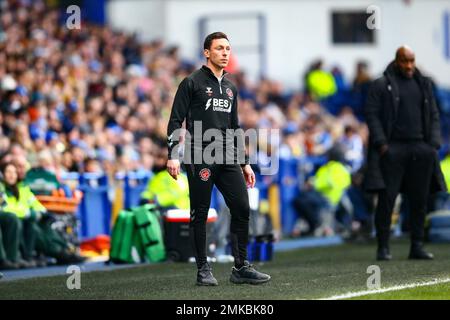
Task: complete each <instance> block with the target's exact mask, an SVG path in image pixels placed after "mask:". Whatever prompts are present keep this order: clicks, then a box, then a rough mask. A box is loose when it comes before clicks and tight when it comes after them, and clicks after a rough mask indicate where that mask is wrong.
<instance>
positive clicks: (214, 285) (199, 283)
mask: <svg viewBox="0 0 450 320" xmlns="http://www.w3.org/2000/svg"><path fill="white" fill-rule="evenodd" d="M196 284H197V286H199V287H217V286H218V285H219V284H218V283H204V282H197V283H196Z"/></svg>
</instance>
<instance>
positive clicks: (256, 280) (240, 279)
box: [230, 261, 270, 284]
mask: <svg viewBox="0 0 450 320" xmlns="http://www.w3.org/2000/svg"><path fill="white" fill-rule="evenodd" d="M269 280H270V276H269V275H268V274H265V273H262V272H259V271H256V270H255V268H254V267H253V265H251V264H250V263H249V262H248V261H244V265H243V266H242V267H240V268H239V269H237V268H236V267H233V268H232V269H231V276H230V281H231V282H233V283H236V284H242V283H249V284H262V283H265V282H267V281H269Z"/></svg>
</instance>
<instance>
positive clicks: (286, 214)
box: [278, 159, 299, 235]
mask: <svg viewBox="0 0 450 320" xmlns="http://www.w3.org/2000/svg"><path fill="white" fill-rule="evenodd" d="M298 165H299V162H298V160H297V159H280V169H279V181H278V183H279V185H280V201H281V203H280V206H281V226H282V232H283V234H285V235H290V234H291V233H292V231H293V229H294V225H295V222H296V220H297V214H296V213H295V209H294V207H293V205H292V201H293V200H294V198H295V196H296V195H297V193H298Z"/></svg>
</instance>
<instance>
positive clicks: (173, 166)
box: [167, 159, 180, 180]
mask: <svg viewBox="0 0 450 320" xmlns="http://www.w3.org/2000/svg"><path fill="white" fill-rule="evenodd" d="M167 171H168V172H169V174H170V175H171V176H172V178H174V179H175V180H177V176H178V175H179V174H180V160H178V159H172V160H167Z"/></svg>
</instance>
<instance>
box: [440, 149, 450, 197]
mask: <svg viewBox="0 0 450 320" xmlns="http://www.w3.org/2000/svg"><path fill="white" fill-rule="evenodd" d="M441 170H442V173H443V174H444V179H445V184H446V185H447V192H449V193H450V155H448V156H446V157H445V159H444V160H442V161H441Z"/></svg>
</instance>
